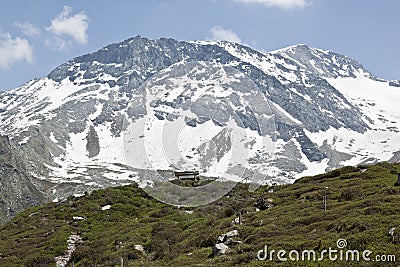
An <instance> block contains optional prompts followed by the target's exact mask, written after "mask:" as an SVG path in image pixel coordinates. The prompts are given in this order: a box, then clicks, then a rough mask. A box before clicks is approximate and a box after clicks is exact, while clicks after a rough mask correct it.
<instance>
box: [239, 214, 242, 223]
mask: <svg viewBox="0 0 400 267" xmlns="http://www.w3.org/2000/svg"><path fill="white" fill-rule="evenodd" d="M239 225H242V211H241V210H239Z"/></svg>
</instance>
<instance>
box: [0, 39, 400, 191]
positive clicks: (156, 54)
mask: <svg viewBox="0 0 400 267" xmlns="http://www.w3.org/2000/svg"><path fill="white" fill-rule="evenodd" d="M398 84H399V82H396V81H385V80H381V79H378V78H376V77H375V76H373V75H372V74H371V73H369V72H368V71H367V70H365V69H364V68H363V67H362V65H361V64H360V63H358V62H357V61H355V60H353V59H350V58H348V57H346V56H343V55H340V54H337V53H334V52H331V51H326V50H321V49H316V48H311V47H308V46H306V45H297V46H292V47H289V48H284V49H281V50H277V51H273V52H263V51H257V50H254V49H252V48H249V47H246V46H243V45H239V44H236V43H230V42H214V41H189V42H186V41H176V40H173V39H165V38H161V39H157V40H149V39H146V38H142V37H140V36H138V37H135V38H131V39H128V40H126V41H123V42H121V43H117V44H112V45H109V46H106V47H104V48H103V49H100V50H99V51H97V52H95V53H92V54H88V55H84V56H81V57H77V58H75V59H73V60H71V61H69V62H67V63H65V64H63V65H61V66H59V67H57V68H56V69H55V70H53V71H52V72H51V73H50V74H49V75H48V76H47V77H45V78H42V79H36V80H33V81H30V82H28V83H27V84H25V85H23V86H21V87H19V88H16V89H14V90H11V91H6V92H2V93H0V121H1V125H0V134H1V135H6V136H8V137H9V138H10V139H11V142H13V143H14V144H15V145H16V146H17V147H18V150H19V153H20V154H23V155H24V157H25V158H26V159H28V164H27V165H28V166H29V167H28V168H27V172H28V173H29V174H30V175H31V176H32V178H31V179H32V180H34V181H36V182H40V181H42V182H45V183H46V186H47V188H48V192H49V194H50V195H51V198H60V197H64V196H65V195H67V194H71V193H79V192H85V191H88V190H91V189H93V188H96V187H103V186H109V185H117V184H124V183H130V182H132V181H137V182H140V183H146V180H149V179H150V177H152V175H153V174H154V173H152V172H150V173H149V170H153V171H155V170H160V171H166V173H168V171H172V170H186V169H199V170H201V175H203V176H212V177H216V176H224V177H226V178H227V179H233V180H235V179H236V180H237V179H243V178H245V179H252V178H253V177H258V178H257V181H259V182H263V183H271V182H291V181H293V180H294V179H295V178H298V177H300V176H304V175H311V174H317V173H321V172H324V171H326V170H329V169H332V168H336V167H339V166H343V165H356V164H360V163H373V162H376V161H382V160H390V159H392V158H393V159H395V153H396V152H398V151H400V135H399V131H400V130H399V128H398V127H399V122H400V112H399V108H398V107H397V104H398V103H399V101H400V88H399V85H398ZM393 159H392V160H393ZM254 173H257V174H258V175H256V176H254ZM166 176H168V175H167V174H166Z"/></svg>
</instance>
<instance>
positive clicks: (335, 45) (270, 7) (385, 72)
mask: <svg viewBox="0 0 400 267" xmlns="http://www.w3.org/2000/svg"><path fill="white" fill-rule="evenodd" d="M0 10H1V16H0V90H6V89H11V88H15V87H17V86H19V85H21V84H23V83H25V82H27V81H29V80H31V79H33V78H36V77H37V78H40V77H43V76H46V75H47V74H48V73H49V72H50V71H51V70H52V69H54V68H55V67H56V66H58V65H60V64H62V63H64V62H66V61H67V60H69V59H72V58H74V57H76V56H79V55H82V54H86V53H89V52H93V51H96V50H98V49H100V48H101V47H103V46H105V45H107V44H110V43H114V42H118V41H122V40H124V39H127V38H130V37H133V36H136V35H138V34H139V35H141V36H144V37H149V38H158V37H171V38H175V39H178V40H204V39H229V40H235V41H239V42H242V43H244V44H247V45H249V46H251V47H254V48H256V49H262V50H265V51H270V50H274V49H278V48H283V47H286V46H290V45H294V44H299V43H305V44H308V45H310V46H313V47H318V48H323V49H329V50H333V51H335V52H339V53H342V54H345V55H347V56H350V57H352V58H355V59H356V60H358V61H360V63H361V64H363V65H364V67H366V68H367V69H368V70H370V71H371V72H372V73H373V74H375V75H377V76H379V77H381V78H385V79H400V49H399V42H400V27H399V26H400V16H399V14H398V12H399V10H400V1H398V0H384V1H377V0H169V1H161V0H148V1H132V0H115V1H106V0H96V1H92V0H80V1H73V0H70V1H54V0H26V1H22V0H3V1H1V3H0Z"/></svg>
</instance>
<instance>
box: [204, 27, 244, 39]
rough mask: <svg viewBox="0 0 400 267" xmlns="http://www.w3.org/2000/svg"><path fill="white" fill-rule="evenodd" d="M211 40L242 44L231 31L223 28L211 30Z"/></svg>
mask: <svg viewBox="0 0 400 267" xmlns="http://www.w3.org/2000/svg"><path fill="white" fill-rule="evenodd" d="M210 33H211V35H212V36H211V39H213V40H218V41H220V40H222V41H230V42H235V43H242V40H241V39H240V37H239V36H238V35H237V34H236V33H235V32H234V31H233V30H231V29H224V28H223V27H222V26H215V27H213V28H212V29H211V30H210Z"/></svg>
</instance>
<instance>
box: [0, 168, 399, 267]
mask: <svg viewBox="0 0 400 267" xmlns="http://www.w3.org/2000/svg"><path fill="white" fill-rule="evenodd" d="M399 172H400V164H388V163H380V164H377V165H375V166H365V167H345V168H342V169H339V170H335V171H332V172H329V173H326V174H323V175H318V176H314V177H305V178H302V179H300V180H298V181H296V183H294V184H291V185H284V186H275V187H274V189H273V192H272V190H270V189H271V188H269V187H268V186H264V187H260V188H259V189H258V190H256V191H255V192H249V191H248V186H247V185H245V184H238V185H237V186H236V188H235V189H234V190H233V191H231V192H230V193H229V194H228V195H226V196H225V197H223V198H222V199H220V200H219V201H217V202H214V203H212V204H209V205H206V206H202V207H197V208H192V209H189V208H177V207H173V206H168V205H166V204H163V203H160V202H158V201H157V200H154V199H152V198H151V197H149V196H148V195H147V194H146V193H145V192H144V191H143V190H141V189H139V188H137V186H136V185H130V186H124V187H116V188H108V189H104V190H98V191H94V192H92V193H91V194H86V195H85V196H83V197H79V198H75V197H70V198H68V199H67V200H66V201H64V202H61V203H49V204H46V205H44V206H41V207H35V208H31V209H29V210H26V211H24V212H22V213H20V214H19V215H17V216H16V217H15V218H14V219H13V220H12V221H10V222H8V223H6V224H5V225H3V227H2V228H1V229H0V266H56V263H55V257H56V256H61V255H63V254H64V252H65V251H66V249H67V239H68V237H69V236H70V235H71V234H77V235H79V236H80V237H81V238H82V241H81V242H79V243H78V244H77V248H76V250H75V251H74V252H73V253H72V258H71V260H70V262H69V264H68V265H67V266H72V262H74V264H75V266H120V264H121V258H122V259H123V264H124V266H146V267H147V266H157V267H158V266H398V265H399V263H396V262H385V263H382V262H381V263H380V262H377V261H375V259H376V258H375V256H376V255H384V256H385V255H388V256H390V255H395V256H396V260H397V262H400V236H395V239H394V241H393V240H392V238H391V237H389V236H388V229H390V228H392V227H396V231H397V232H396V231H395V235H397V234H398V233H400V186H399V187H397V186H394V183H395V182H396V181H397V173H399ZM324 196H326V199H327V202H326V203H327V205H326V211H324V202H323V198H324ZM107 205H110V209H105V208H104V209H105V210H102V207H105V206H107ZM239 211H241V214H242V215H241V219H242V224H241V225H239V224H235V223H232V221H234V220H235V218H236V217H237V216H238V212H239ZM232 230H238V233H239V235H238V236H235V237H233V240H234V241H233V242H231V243H230V244H228V245H227V246H228V247H229V249H228V250H227V251H226V253H225V254H221V255H217V256H212V255H211V254H212V247H213V245H215V243H216V241H217V238H218V236H220V235H222V234H224V233H228V232H229V231H232ZM338 239H345V240H346V241H347V247H346V248H344V249H343V251H344V253H346V251H347V250H359V251H360V252H363V251H365V250H370V251H371V252H372V254H371V255H369V258H370V259H371V261H370V262H367V261H363V260H362V259H361V261H360V262H355V261H345V260H342V261H340V260H336V261H330V260H329V258H328V256H326V257H325V258H324V260H323V261H312V260H309V261H301V260H300V261H297V262H296V261H291V260H290V259H289V261H286V262H282V261H280V260H278V258H277V257H276V254H277V252H275V254H274V258H273V260H272V261H270V260H269V259H267V260H266V261H260V260H257V252H258V251H259V250H261V249H263V248H264V246H265V245H267V246H268V249H271V250H272V249H274V250H276V251H278V250H281V249H284V250H286V251H287V252H288V253H289V251H290V250H298V251H300V253H301V251H304V250H315V251H317V252H322V251H323V250H324V249H328V248H329V247H332V248H333V249H337V244H336V242H337V240H338ZM135 245H136V248H135ZM137 245H141V246H142V247H143V249H144V252H142V251H140V250H138V248H139V247H138V246H137ZM286 258H289V256H288V254H286ZM387 258H390V257H387ZM372 260H374V262H372ZM391 260H394V259H391Z"/></svg>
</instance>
